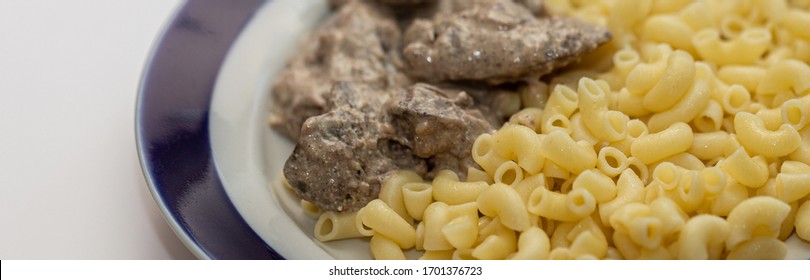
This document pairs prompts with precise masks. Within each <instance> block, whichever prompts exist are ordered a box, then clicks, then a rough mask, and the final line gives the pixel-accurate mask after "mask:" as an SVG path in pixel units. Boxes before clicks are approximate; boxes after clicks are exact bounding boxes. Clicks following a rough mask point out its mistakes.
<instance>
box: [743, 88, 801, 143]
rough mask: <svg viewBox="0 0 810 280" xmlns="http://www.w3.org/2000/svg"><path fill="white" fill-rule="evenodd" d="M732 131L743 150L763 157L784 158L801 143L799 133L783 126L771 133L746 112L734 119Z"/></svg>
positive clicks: (790, 127)
mask: <svg viewBox="0 0 810 280" xmlns="http://www.w3.org/2000/svg"><path fill="white" fill-rule="evenodd" d="M808 77H810V76H808ZM734 131H735V132H736V133H737V139H738V140H739V141H740V144H742V145H743V146H744V147H745V149H747V150H749V151H752V152H753V153H755V154H757V155H762V156H765V157H781V156H786V155H788V154H790V153H792V152H793V151H795V150H796V149H798V148H799V146H800V145H801V142H802V138H801V136H800V135H799V132H798V131H796V129H795V128H793V127H792V126H790V125H787V124H783V125H782V126H780V127H779V129H778V130H776V131H771V130H769V129H767V128H766V127H765V124H764V122H763V121H762V119H760V118H757V116H755V115H753V114H751V113H748V112H740V113H739V114H737V115H736V116H735V117H734Z"/></svg>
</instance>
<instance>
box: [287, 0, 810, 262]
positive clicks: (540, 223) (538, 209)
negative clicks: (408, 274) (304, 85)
mask: <svg viewBox="0 0 810 280" xmlns="http://www.w3.org/2000/svg"><path fill="white" fill-rule="evenodd" d="M361 2H362V1H361ZM518 2H519V4H516V3H518ZM531 2H533V1H507V0H500V1H498V0H491V1H486V0H480V1H470V2H467V4H468V6H465V5H463V4H459V2H456V1H453V0H447V1H441V0H440V1H437V2H436V4H434V5H435V6H434V8H435V10H434V12H433V14H431V15H430V17H431V18H430V19H427V18H425V17H423V16H421V15H423V14H422V13H423V12H424V11H421V10H419V9H416V8H415V9H414V10H413V11H414V13H415V14H417V15H419V16H417V17H421V18H416V19H413V18H411V19H405V20H403V18H401V17H402V14H397V15H396V16H397V17H400V18H398V19H397V22H398V23H397V24H399V26H400V28H403V27H402V23H403V22H408V23H409V25H408V26H406V27H405V29H404V30H407V31H404V34H405V35H404V36H402V37H401V40H402V42H403V43H401V44H400V45H399V46H400V47H401V48H402V54H401V55H402V56H400V57H399V58H401V59H402V60H401V61H400V62H402V64H401V68H398V71H401V72H400V73H404V74H403V75H405V76H406V77H407V79H408V80H409V81H411V84H408V85H398V86H394V87H393V89H391V88H389V90H386V91H379V90H378V92H380V93H381V94H380V95H375V96H376V97H371V98H366V99H362V100H356V101H353V102H354V103H355V104H357V106H354V107H355V108H353V109H351V110H353V111H352V112H355V111H363V110H360V109H357V108H365V107H363V106H364V104H365V105H366V107H368V109H365V111H367V112H372V113H362V112H357V113H353V114H351V118H347V119H349V120H353V121H354V125H353V126H352V127H356V128H358V129H359V130H357V133H354V132H352V133H349V134H356V135H361V136H360V137H349V138H345V139H342V140H341V141H344V143H349V144H351V145H350V146H352V147H365V148H366V150H363V149H355V151H362V152H361V153H351V152H345V153H343V154H344V155H345V157H344V158H342V160H331V159H330V163H328V164H326V166H328V167H335V166H337V167H338V168H345V167H350V168H355V167H357V168H359V169H350V170H354V171H355V174H357V175H360V174H362V172H361V173H356V171H357V170H360V171H363V170H369V166H368V165H367V164H364V163H363V164H361V162H362V161H359V160H358V159H357V158H356V157H357V155H359V154H363V153H367V150H369V147H372V146H375V145H378V143H387V144H390V143H392V142H390V141H389V140H388V139H395V140H394V142H395V143H397V144H398V145H401V146H398V147H401V148H402V149H401V150H397V151H401V154H404V155H403V157H402V158H397V159H393V158H390V157H389V158H385V160H388V161H391V162H394V161H395V160H405V161H401V162H397V164H387V165H382V164H378V165H375V168H376V167H379V166H384V167H385V168H386V169H388V168H389V167H390V168H392V169H391V170H387V171H384V172H378V171H380V170H375V172H377V173H375V175H374V176H376V177H374V178H373V179H371V180H368V179H363V178H358V177H356V176H354V177H353V176H349V177H350V178H351V179H350V181H362V180H367V181H373V182H374V184H377V187H378V188H379V189H378V190H377V192H376V194H373V193H371V192H367V193H365V194H364V195H367V196H365V197H364V199H365V201H364V202H360V203H354V204H346V205H343V207H342V208H341V209H336V206H329V207H323V206H322V205H321V204H323V202H319V201H317V200H315V201H313V200H310V201H312V203H313V204H315V205H316V206H317V207H318V208H319V211H320V213H321V214H320V216H319V218H318V221H317V223H316V228H315V232H316V234H315V236H316V237H318V240H321V241H331V240H337V239H342V238H367V239H369V240H370V243H369V248H368V250H370V252H371V253H372V256H373V257H374V258H377V259H389V258H396V259H402V258H414V255H416V258H420V259H784V258H785V257H786V256H787V254H788V251H789V248H788V245H786V243H785V240H787V239H788V238H795V239H799V240H801V241H797V242H804V243H807V242H810V239H808V238H810V237H808V232H810V214H808V213H810V210H808V209H810V204H809V203H810V187H808V186H810V65H809V64H808V63H810V41H808V37H806V32H804V31H803V30H801V29H800V28H796V26H797V22H805V21H807V20H808V19H810V11H807V10H802V9H801V8H799V6H794V5H798V4H794V3H798V2H799V1H787V0H781V1H747V0H732V1H722V2H721V1H701V0H696V1H657V0H631V1H615V0H601V1H600V0H593V1H573V0H571V1H569V0H554V1H552V0H548V1H543V7H542V8H539V10H540V11H542V12H539V13H534V12H532V10H530V9H528V8H527V7H529V5H527V3H531ZM346 5H352V4H346ZM343 7H346V6H345V5H344V6H343ZM436 7H438V8H436ZM442 7H444V8H442ZM447 7H450V8H449V9H448V8H447ZM417 11H418V12H417ZM568 17H574V18H579V19H580V20H582V21H583V22H588V23H589V24H585V23H582V22H577V25H581V26H580V27H578V28H576V29H577V30H576V31H571V33H569V34H580V35H581V34H590V35H588V36H585V37H587V38H585V39H583V41H581V42H578V44H585V45H587V44H591V43H593V44H595V45H594V46H589V47H575V48H580V50H582V52H583V53H581V54H576V55H575V56H576V57H577V58H576V60H579V61H580V62H579V63H575V64H568V63H569V62H570V61H568V58H561V59H560V60H559V61H555V62H550V63H547V62H544V61H542V60H538V61H534V63H535V64H533V65H534V66H533V67H538V68H532V67H523V66H521V65H523V64H514V63H515V60H514V57H512V58H511V59H510V56H508V55H506V54H511V55H515V56H520V58H521V61H523V52H522V51H523V50H525V49H523V48H522V47H523V46H525V45H521V44H519V43H514V42H511V43H510V41H509V39H508V38H511V37H510V36H514V34H511V33H510V32H514V31H515V30H522V28H526V27H520V26H523V25H529V26H535V27H536V26H539V25H538V23H537V22H538V21H544V20H548V22H552V21H555V20H556V21H565V20H570V19H568ZM493 19H494V20H493ZM492 22H501V23H509V22H513V23H514V24H505V25H504V27H503V28H499V27H498V25H497V24H496V25H495V27H494V28H493V27H492V26H488V25H487V24H491V23H492ZM807 22H810V21H807ZM482 26H484V27H482ZM571 26H575V25H569V27H571ZM532 28H533V27H532ZM602 28H606V30H609V33H608V32H601V31H599V30H602ZM459 30H463V32H460V31H459ZM454 32H455V33H454ZM466 32H470V33H469V34H474V35H471V36H468V37H464V38H478V39H480V41H479V40H478V39H476V40H471V41H467V42H466V43H469V45H466V46H478V47H479V48H482V49H484V46H483V45H484V44H485V43H486V41H487V40H490V39H492V38H504V39H503V40H501V41H499V42H497V44H495V45H496V46H498V47H495V48H493V50H496V51H498V53H499V54H498V55H496V56H493V57H492V58H491V59H492V60H482V61H479V62H481V63H482V64H464V63H469V61H468V62H463V60H464V59H459V61H455V60H453V59H454V58H453V57H452V56H453V55H460V54H464V53H466V52H468V51H469V50H473V49H475V48H476V47H471V48H469V49H468V48H467V47H461V48H457V47H458V46H462V45H464V44H462V43H463V42H465V41H463V40H458V41H454V40H451V38H454V37H453V36H449V35H451V34H456V35H463V34H468V33H466ZM475 32H481V33H475ZM489 32H492V33H493V34H496V35H492V34H489ZM537 33H538V32H532V34H534V35H537ZM551 33H554V32H551ZM551 33H547V34H551ZM594 34H596V35H594ZM598 34H609V35H608V36H607V37H605V36H604V35H602V36H600V35H598ZM498 36H504V37H498ZM548 36H551V35H548ZM589 36H590V37H589ZM540 37H542V36H540ZM552 37H553V36H552ZM459 38H460V37H459ZM521 38H523V39H526V40H528V41H532V40H537V38H535V37H534V36H522V37H521ZM595 38H596V39H595ZM608 38H612V39H611V41H610V42H605V41H604V40H607V39H608ZM443 40H444V41H447V42H443ZM436 42H440V43H436ZM563 42H564V40H563ZM444 43H448V44H446V45H442V44H444ZM414 44H416V45H419V44H421V45H420V46H418V47H414V46H415V45H414ZM476 44H478V45H476ZM498 44H501V45H498ZM561 45H562V46H566V45H568V46H571V45H570V44H565V43H563V44H561ZM575 45H577V44H575ZM544 46H545V45H544ZM553 46H554V44H551V46H550V47H553ZM577 46H580V45H577ZM582 46H584V45H582ZM434 48H436V49H434ZM414 49H418V50H419V51H420V52H422V54H424V55H426V56H421V57H420V56H414V53H413V52H412V53H410V54H409V50H411V51H413V50H414ZM450 49H454V50H461V51H460V52H452V51H449V50H450ZM718 50H719V51H718ZM444 51H447V53H444ZM586 53H587V54H586ZM440 54H445V55H449V56H450V57H444V58H442V57H439V56H441V55H440ZM428 58H430V59H428ZM496 58H497V59H496ZM442 59H449V60H442ZM440 61H441V63H439V62H440ZM447 61H452V62H450V63H448V62H447ZM497 63H500V65H497ZM444 64H447V65H444ZM565 64H568V65H567V66H565V67H563V66H564V65H565ZM460 65H461V67H458V66H460ZM510 65H511V66H512V67H507V66H510ZM543 65H545V66H549V65H551V66H550V67H552V68H554V70H542V68H543V67H544V66H543ZM454 67H456V68H454ZM426 82H428V83H435V85H429V84H426ZM397 87H399V89H397ZM334 88H335V89H334V90H333V91H332V92H333V93H332V95H333V96H334V95H335V93H340V92H341V91H346V89H347V88H357V89H355V90H354V91H360V90H358V89H361V88H362V89H365V88H373V86H367V85H362V84H358V83H338V86H335V87H334ZM510 90H512V91H513V92H514V93H512V94H511V95H509V94H508V93H505V92H508V91H510ZM482 92H483V94H482ZM487 93H489V94H487ZM493 94H494V95H493ZM358 96H359V95H358ZM408 96H411V97H408ZM416 96H421V97H422V98H414V97H416ZM330 98H336V97H330ZM336 100H337V101H336V102H345V101H341V100H340V98H336ZM375 100H376V101H375ZM396 100H399V101H396ZM406 100H407V102H404V103H403V101H406ZM493 100H500V102H493ZM373 102H378V103H374V104H373V105H368V104H371V103H373ZM350 103H351V102H350ZM397 104H399V105H397ZM402 104H410V106H400V105H402ZM488 105H492V106H488ZM398 106H399V107H398ZM349 107H351V106H349ZM515 107H517V108H515ZM427 108H429V109H430V110H427ZM381 112H382V113H381ZM461 112H465V113H466V114H463V113H461ZM507 112H511V113H507ZM328 114H329V113H327V115H328ZM444 115H454V116H462V117H459V118H457V119H460V120H467V122H448V123H442V122H437V121H434V120H435V119H444V118H437V117H438V116H442V117H443V116H444ZM363 116H372V117H369V118H371V119H377V118H382V119H386V118H387V119H386V120H388V123H389V124H390V128H391V130H387V128H385V129H383V127H386V126H385V125H381V124H379V123H377V124H373V123H371V122H365V121H360V120H361V119H362V117H363ZM381 116H384V117H381ZM465 116H476V118H474V120H475V121H470V119H469V118H466V117H465ZM318 118H320V117H313V118H310V119H309V120H307V123H310V121H312V124H317V123H316V121H315V120H317V119H318ZM502 122H503V123H502ZM334 123H338V122H337V121H335V122H334ZM462 123H463V124H465V125H466V127H459V126H458V125H459V124H462ZM368 124H371V125H372V128H370V129H362V127H363V125H368ZM475 124H478V125H475ZM487 126H489V127H487ZM340 127H342V126H326V127H325V128H327V129H325V130H323V131H327V132H330V133H331V132H340V131H347V130H340V129H337V128H340ZM451 127H453V128H458V129H450V128H451ZM329 128H335V129H333V130H331V131H330V130H329ZM309 129H310V128H308V127H306V125H305V128H304V130H306V131H309ZM380 131H383V133H380ZM420 131H421V132H427V134H420ZM364 133H374V135H376V136H372V137H379V136H380V135H382V136H384V137H387V138H384V140H382V142H380V141H381V140H380V139H383V138H376V139H374V140H372V141H370V143H374V145H360V144H358V143H357V142H351V141H361V140H362V139H367V138H364V137H367V135H366V134H364ZM386 133H387V134H386ZM462 133H465V135H464V136H463V137H461V136H460V135H461V134H462ZM344 134H345V133H344ZM329 135H343V134H341V133H332V134H329ZM392 135H393V136H392ZM431 137H433V138H431ZM454 137H455V138H454ZM358 139H359V140H358ZM442 139H452V140H450V141H449V142H441V141H442ZM298 141H299V142H298V143H299V145H298V146H297V147H296V151H298V149H306V148H307V147H301V146H302V145H301V143H302V142H301V139H298ZM347 141H348V142H347ZM304 143H305V142H304ZM330 143H335V142H334V141H333V142H330ZM420 143H421V144H430V145H428V146H421V147H420ZM433 144H435V146H434V145H433ZM449 144H455V145H449ZM304 146H313V147H324V146H326V145H324V144H316V145H306V144H305V145H304ZM439 147H441V149H439ZM388 150H392V149H390V147H389V148H388ZM374 151H385V149H376V150H374ZM436 151H439V152H438V153H437V152H436ZM325 153H326V152H325V151H317V152H312V153H311V156H310V157H309V162H307V163H303V162H304V161H302V163H301V164H299V168H303V167H304V166H316V165H317V164H318V163H316V161H317V158H318V155H323V154H325ZM294 155H295V152H294ZM390 155H391V154H390V153H389V154H388V155H386V156H390ZM437 155H443V156H441V157H439V158H441V159H442V161H441V162H443V163H444V164H438V163H436V162H437V161H436V160H437V159H431V157H436V156H437ZM294 157H295V156H294ZM353 157H354V158H353ZM447 159H450V160H447ZM408 160H411V161H414V162H410V163H409V162H406V161H408ZM419 160H422V161H421V162H420V161H419ZM444 160H447V161H444ZM470 160H471V162H470ZM339 161H342V162H343V163H342V164H341V163H338V162H339ZM288 163H289V162H288ZM355 163H357V165H356V166H355V165H354V164H355ZM399 163H401V164H399ZM314 170H315V169H313V171H310V173H311V172H314ZM347 174H348V173H347ZM284 175H285V176H284V177H285V179H286V182H287V183H286V184H287V186H288V187H290V188H292V189H295V190H297V191H298V193H299V194H301V190H300V186H301V185H302V184H301V182H300V180H302V179H303V177H307V176H308V175H306V174H302V173H288V172H286V168H285V174H284ZM349 175H351V174H349ZM330 178H334V177H329V176H326V177H323V178H322V179H320V180H329V179H330ZM317 184H319V185H324V184H323V183H317ZM352 184H353V185H355V183H352ZM359 185H361V184H359ZM307 186H308V187H307V188H309V186H311V184H309V185H307ZM362 186H364V187H368V188H367V189H364V191H365V190H370V189H372V187H371V185H370V184H369V185H362ZM333 187H334V188H335V189H332V190H328V191H326V193H329V194H340V195H344V196H342V197H341V196H340V195H338V196H336V197H331V198H328V199H326V200H327V201H330V202H333V203H337V204H340V203H342V202H345V201H347V199H345V198H346V196H345V193H341V192H340V191H342V190H345V187H346V185H344V186H342V187H343V188H344V189H340V188H341V186H336V185H333ZM338 189H340V190H338ZM305 199H307V198H306V197H305ZM351 201H359V200H351ZM363 204H366V205H368V206H363ZM347 209H350V210H352V211H346V210H347ZM354 210H357V211H354ZM383 217H384V218H383ZM351 220H353V221H354V223H353V224H352V223H351ZM347 221H348V222H347ZM337 224H340V227H335V226H332V225H337ZM386 225H390V226H386ZM337 230H339V231H341V233H338V232H335V233H333V232H332V231H337Z"/></svg>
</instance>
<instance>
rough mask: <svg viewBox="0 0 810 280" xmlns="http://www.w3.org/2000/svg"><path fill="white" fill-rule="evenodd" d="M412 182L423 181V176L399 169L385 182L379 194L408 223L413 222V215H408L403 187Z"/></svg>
mask: <svg viewBox="0 0 810 280" xmlns="http://www.w3.org/2000/svg"><path fill="white" fill-rule="evenodd" d="M411 182H422V177H420V176H419V174H416V172H413V171H410V170H403V171H398V172H397V173H395V174H393V175H391V178H390V179H388V180H385V182H383V184H382V187H381V188H380V196H379V198H380V200H382V201H383V202H385V204H388V206H390V207H391V209H394V211H395V212H397V214H399V216H401V217H402V218H403V219H405V221H406V222H408V223H413V217H412V216H411V215H408V211H407V210H406V209H405V208H406V207H405V206H406V205H405V201H404V200H403V196H402V195H403V190H402V187H403V185H405V184H407V183H411Z"/></svg>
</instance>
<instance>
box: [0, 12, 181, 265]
mask: <svg viewBox="0 0 810 280" xmlns="http://www.w3.org/2000/svg"><path fill="white" fill-rule="evenodd" d="M181 2H182V1H179V0H137V1H134V0H133V1H120V0H116V1H109V0H93V1H90V0H82V1H57V0H51V1H42V0H33V1H32V0H0V259H4V260H7V259H189V258H194V256H193V255H191V253H189V251H188V250H187V249H186V248H185V247H184V246H183V245H182V243H181V242H180V241H179V239H178V238H177V237H176V236H175V235H174V232H172V230H171V229H170V228H169V226H168V224H167V222H166V220H165V219H164V218H163V216H162V215H161V214H160V212H159V210H158V208H157V205H156V203H155V201H154V200H153V199H152V196H151V194H150V193H149V191H148V189H147V185H146V182H145V180H144V177H143V173H142V171H141V168H140V165H139V161H138V156H137V150H136V146H135V128H134V123H135V101H136V96H137V90H138V85H139V81H140V77H141V73H142V70H143V68H144V66H145V64H146V62H147V58H148V56H149V54H150V52H151V49H152V47H153V46H154V44H155V40H156V39H157V38H158V36H159V35H160V34H161V32H162V30H163V28H164V27H165V25H166V24H167V22H168V20H169V19H170V17H171V16H172V15H173V14H174V13H175V11H176V10H177V9H178V8H179V6H180V4H181Z"/></svg>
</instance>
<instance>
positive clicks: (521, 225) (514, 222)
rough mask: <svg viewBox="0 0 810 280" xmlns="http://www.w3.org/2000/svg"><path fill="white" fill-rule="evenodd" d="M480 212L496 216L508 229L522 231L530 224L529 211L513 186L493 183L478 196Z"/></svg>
mask: <svg viewBox="0 0 810 280" xmlns="http://www.w3.org/2000/svg"><path fill="white" fill-rule="evenodd" d="M477 203H478V210H479V211H481V214H484V215H487V216H491V217H498V218H499V220H500V221H501V223H503V225H504V226H506V227H508V228H509V229H512V230H516V231H524V230H526V229H528V228H529V227H530V226H531V222H530V220H529V212H528V211H527V210H526V205H525V204H523V199H522V198H521V197H520V194H518V193H517V191H515V189H514V188H512V187H510V186H507V185H504V184H498V183H495V184H493V185H491V186H489V188H487V189H486V190H485V191H484V192H482V193H481V195H479V196H478V201H477Z"/></svg>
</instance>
